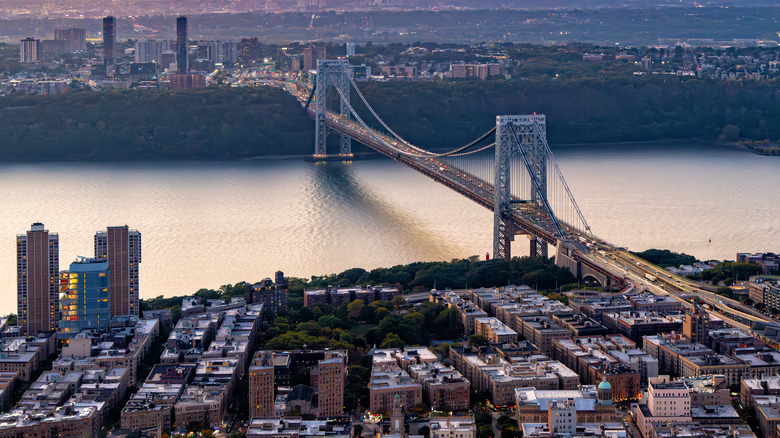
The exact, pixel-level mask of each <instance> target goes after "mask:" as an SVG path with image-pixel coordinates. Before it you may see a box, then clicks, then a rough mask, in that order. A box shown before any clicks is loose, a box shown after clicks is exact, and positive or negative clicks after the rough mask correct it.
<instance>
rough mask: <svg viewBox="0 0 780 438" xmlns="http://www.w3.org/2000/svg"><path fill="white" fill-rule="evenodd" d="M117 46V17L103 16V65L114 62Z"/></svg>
mask: <svg viewBox="0 0 780 438" xmlns="http://www.w3.org/2000/svg"><path fill="white" fill-rule="evenodd" d="M115 46H116V18H114V17H111V16H109V17H105V18H103V65H106V66H108V65H112V64H114V50H115Z"/></svg>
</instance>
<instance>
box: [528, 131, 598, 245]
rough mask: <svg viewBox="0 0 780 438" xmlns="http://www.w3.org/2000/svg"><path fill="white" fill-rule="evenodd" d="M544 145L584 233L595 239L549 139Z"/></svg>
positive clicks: (544, 140)
mask: <svg viewBox="0 0 780 438" xmlns="http://www.w3.org/2000/svg"><path fill="white" fill-rule="evenodd" d="M534 124H535V125H537V126H536V128H537V129H541V127H540V126H539V122H538V121H534ZM545 137H546V136H545ZM542 144H543V145H544V148H545V149H546V151H547V155H548V156H549V157H550V160H551V161H552V163H553V167H555V173H557V174H558V178H559V179H560V182H561V184H562V185H563V189H564V190H565V191H566V194H567V195H568V197H569V200H570V201H571V203H572V205H573V206H574V209H575V210H576V212H577V216H579V219H580V220H581V221H582V225H583V226H584V227H585V230H584V231H585V232H586V233H587V234H588V235H589V236H590V237H591V238H593V231H591V229H590V225H588V222H587V221H586V220H585V216H584V215H583V214H582V211H581V210H580V206H579V205H577V201H576V200H575V199H574V195H573V194H572V193H571V190H570V189H569V184H567V183H566V179H565V178H564V177H563V172H561V168H560V167H558V162H557V161H555V157H554V156H553V153H552V149H550V145H549V144H548V143H547V138H543V141H542Z"/></svg>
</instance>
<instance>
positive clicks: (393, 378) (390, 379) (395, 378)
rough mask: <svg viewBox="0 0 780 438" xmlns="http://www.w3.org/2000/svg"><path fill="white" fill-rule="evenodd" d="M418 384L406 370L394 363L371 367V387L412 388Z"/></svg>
mask: <svg viewBox="0 0 780 438" xmlns="http://www.w3.org/2000/svg"><path fill="white" fill-rule="evenodd" d="M418 386H420V384H419V383H417V382H415V381H414V380H412V378H411V377H410V376H409V374H407V373H406V371H404V370H402V369H401V368H399V367H398V366H395V365H379V366H375V367H373V368H372V369H371V388H372V389H379V388H413V387H418Z"/></svg>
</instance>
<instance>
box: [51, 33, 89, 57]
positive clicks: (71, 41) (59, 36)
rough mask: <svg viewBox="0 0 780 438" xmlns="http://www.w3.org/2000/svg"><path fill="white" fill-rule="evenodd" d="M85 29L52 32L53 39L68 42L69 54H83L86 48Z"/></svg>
mask: <svg viewBox="0 0 780 438" xmlns="http://www.w3.org/2000/svg"><path fill="white" fill-rule="evenodd" d="M86 34H87V31H86V29H81V28H74V27H72V28H70V29H61V30H55V31H54V39H55V40H62V41H67V42H68V51H69V52H83V51H84V50H86V49H87V46H86Z"/></svg>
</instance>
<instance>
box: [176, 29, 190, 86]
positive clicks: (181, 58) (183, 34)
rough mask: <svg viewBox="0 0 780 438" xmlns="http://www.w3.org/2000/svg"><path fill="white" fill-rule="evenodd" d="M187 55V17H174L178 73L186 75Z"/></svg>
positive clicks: (187, 67)
mask: <svg viewBox="0 0 780 438" xmlns="http://www.w3.org/2000/svg"><path fill="white" fill-rule="evenodd" d="M188 56H189V55H188V53H187V17H185V16H179V17H176V67H177V68H178V71H179V73H187V71H188V69H189V59H188Z"/></svg>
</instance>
